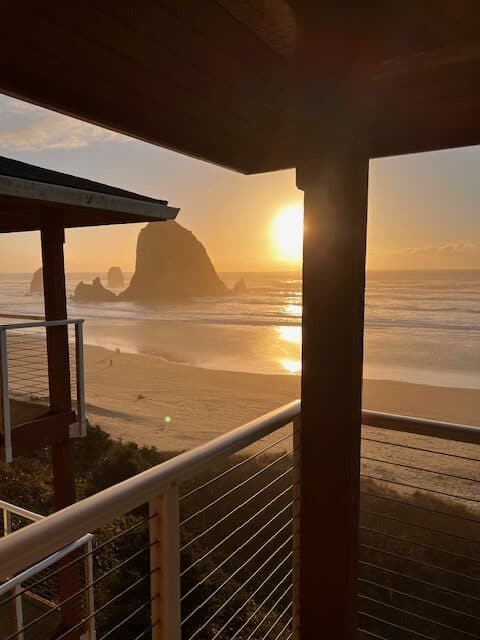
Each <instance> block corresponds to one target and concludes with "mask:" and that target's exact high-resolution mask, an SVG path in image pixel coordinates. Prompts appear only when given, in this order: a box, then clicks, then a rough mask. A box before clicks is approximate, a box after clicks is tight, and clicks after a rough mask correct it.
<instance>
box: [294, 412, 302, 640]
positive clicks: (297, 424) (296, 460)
mask: <svg viewBox="0 0 480 640" xmlns="http://www.w3.org/2000/svg"><path fill="white" fill-rule="evenodd" d="M301 419H302V418H301V415H298V416H296V417H295V418H294V419H293V599H292V601H293V612H292V614H293V622H292V638H293V640H299V638H300V589H299V587H300V575H299V570H300V557H299V554H300V524H301V518H300V425H301Z"/></svg>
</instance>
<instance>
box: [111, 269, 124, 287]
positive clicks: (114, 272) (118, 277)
mask: <svg viewBox="0 0 480 640" xmlns="http://www.w3.org/2000/svg"><path fill="white" fill-rule="evenodd" d="M107 286H108V287H111V288H112V289H120V288H121V287H124V286H125V278H124V277H123V273H122V270H121V269H120V267H110V269H109V270H108V274H107Z"/></svg>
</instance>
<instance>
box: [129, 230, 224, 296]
mask: <svg viewBox="0 0 480 640" xmlns="http://www.w3.org/2000/svg"><path fill="white" fill-rule="evenodd" d="M227 293H229V290H228V289H227V287H226V286H225V285H224V283H223V282H222V281H221V280H220V278H219V277H218V275H217V272H216V271H215V268H214V266H213V264H212V262H211V260H210V258H209V257H208V254H207V252H206V250H205V247H204V246H203V244H202V243H201V242H199V240H197V238H196V237H195V236H194V235H193V233H192V232H191V231H188V229H185V228H184V227H182V226H181V225H179V224H178V222H174V221H168V222H151V223H149V224H148V225H147V226H146V227H144V228H143V229H142V230H141V231H140V234H139V236H138V242H137V258H136V265H135V273H134V275H133V277H132V279H131V281H130V285H129V286H128V288H127V289H126V290H125V291H124V292H123V293H121V294H120V296H119V297H120V298H122V299H124V300H132V301H138V302H161V301H164V300H179V299H180V300H181V299H188V298H197V297H205V296H213V297H217V296H223V295H225V294H227Z"/></svg>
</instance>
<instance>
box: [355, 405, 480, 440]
mask: <svg viewBox="0 0 480 640" xmlns="http://www.w3.org/2000/svg"><path fill="white" fill-rule="evenodd" d="M362 424H363V425H364V426H368V427H376V428H377V429H387V430H389V431H403V432H404V433H412V434H416V435H421V436H428V437H430V438H440V439H442V440H453V441H454V442H463V443H467V444H480V427H474V426H470V425H465V424H456V423H453V422H442V421H440V420H427V419H425V418H414V417H411V416H403V415H396V414H393V413H380V412H379V411H362Z"/></svg>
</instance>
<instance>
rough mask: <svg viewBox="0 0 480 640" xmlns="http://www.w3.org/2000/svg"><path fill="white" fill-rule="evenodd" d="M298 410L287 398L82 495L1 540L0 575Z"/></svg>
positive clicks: (227, 452)
mask: <svg viewBox="0 0 480 640" xmlns="http://www.w3.org/2000/svg"><path fill="white" fill-rule="evenodd" d="M299 414H300V401H299V400H296V401H294V402H291V403H289V404H287V405H285V406H283V407H281V408H279V409H276V410H275V411H271V412H270V413H267V414H265V415H264V416H262V417H260V418H257V419H255V420H252V421H251V422H248V423H247V424H245V425H243V426H241V427H238V428H237V429H234V430H232V431H230V432H229V433H226V434H225V435H223V436H220V437H219V438H216V439H215V440H212V441H211V442H208V443H206V444H204V445H201V446H199V447H197V448H195V449H193V450H191V451H186V452H185V453H181V454H180V455H178V456H176V457H175V458H172V459H171V460H167V461H166V462H163V463H162V464H160V465H157V466H155V467H152V468H151V469H148V470H147V471H144V472H142V473H140V474H138V475H136V476H134V477H133V478H129V479H128V480H124V481H123V482H120V483H118V484H116V485H114V486H113V487H110V488H108V489H105V490H103V491H101V492H99V493H97V494H96V495H94V496H90V497H89V498H85V499H84V500H82V501H80V502H77V503H76V504H73V505H71V506H69V507H66V508H65V509H62V510H61V511H58V512H56V513H53V514H51V515H50V516H48V517H47V518H45V519H44V520H42V521H40V522H36V523H34V524H32V525H31V526H30V527H29V529H28V531H26V530H25V529H23V530H21V531H18V532H15V533H14V534H12V535H11V536H9V537H8V538H5V539H4V540H1V541H0V579H2V578H3V579H5V578H6V577H7V576H10V575H12V574H15V573H16V572H18V571H21V570H22V569H23V568H24V567H27V566H29V565H31V564H34V563H35V562H36V561H38V558H43V557H46V556H47V555H49V554H51V553H53V552H54V551H56V550H58V549H61V548H63V547H65V546H67V545H68V544H70V543H71V541H72V540H74V539H77V538H80V537H82V536H83V535H85V534H86V533H88V532H90V531H94V530H96V529H98V528H99V527H101V526H103V525H104V524H105V523H106V522H109V521H110V520H112V519H113V518H116V517H117V516H119V515H122V514H124V513H127V512H129V511H131V510H132V509H135V508H136V507H138V506H139V505H142V504H144V503H146V502H149V501H150V500H152V499H153V498H155V497H156V496H158V495H160V494H162V492H164V491H165V490H166V489H168V488H169V487H170V486H171V485H172V484H174V485H177V484H178V483H179V482H180V481H182V480H185V479H187V478H189V477H191V476H193V475H194V473H195V472H196V471H197V470H199V469H201V468H205V467H206V466H207V465H208V464H211V463H213V462H215V461H217V460H219V459H220V458H222V457H224V456H228V455H230V454H233V453H236V452H237V451H241V450H242V449H244V448H245V447H248V446H249V445H251V444H253V443H254V442H256V441H257V440H259V439H260V438H264V437H265V436H268V435H270V434H271V433H273V432H274V431H276V430H277V429H279V428H280V427H282V426H285V425H287V424H289V423H290V422H292V421H293V419H294V418H296V417H297V416H298V415H299Z"/></svg>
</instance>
